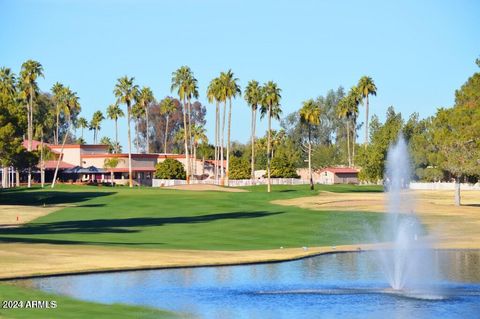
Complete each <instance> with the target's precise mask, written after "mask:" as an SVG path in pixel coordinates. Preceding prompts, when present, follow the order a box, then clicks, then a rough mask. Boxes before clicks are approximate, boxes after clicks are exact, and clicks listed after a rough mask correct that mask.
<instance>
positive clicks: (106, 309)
mask: <svg viewBox="0 0 480 319" xmlns="http://www.w3.org/2000/svg"><path fill="white" fill-rule="evenodd" d="M5 300H17V301H23V302H24V305H25V302H27V301H34V300H38V301H48V302H51V301H55V302H56V305H57V307H56V308H54V309H53V308H51V309H31V308H29V309H26V308H23V309H0V318H18V319H22V318H35V319H44V318H45V319H47V318H48V319H50V318H62V319H74V318H75V319H76V318H79V319H80V318H92V319H93V318H95V319H97V318H98V319H107V318H115V319H137V318H145V319H147V318H148V319H150V318H151V319H154V318H155V319H166V318H178V317H177V316H175V315H174V314H173V313H170V312H166V311H160V310H156V309H150V308H145V307H137V306H127V305H120V304H113V305H103V304H97V303H92V302H83V301H77V300H75V299H72V298H68V297H63V296H58V295H52V294H48V293H44V292H41V291H38V290H33V289H28V288H22V287H16V286H12V285H7V284H0V301H1V302H2V303H3V301H5Z"/></svg>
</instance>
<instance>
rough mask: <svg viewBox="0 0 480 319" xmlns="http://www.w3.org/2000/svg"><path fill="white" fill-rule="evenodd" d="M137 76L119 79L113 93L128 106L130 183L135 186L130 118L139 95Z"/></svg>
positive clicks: (118, 100) (120, 101)
mask: <svg viewBox="0 0 480 319" xmlns="http://www.w3.org/2000/svg"><path fill="white" fill-rule="evenodd" d="M134 80H135V78H133V77H131V78H129V77H128V76H124V77H121V78H119V79H118V80H117V84H116V85H115V89H114V90H113V93H114V94H115V97H116V98H117V102H118V103H121V104H125V105H126V106H127V132H128V185H129V187H133V179H132V136H131V132H130V118H131V116H132V109H131V108H132V105H133V104H134V103H135V101H136V99H137V96H138V85H136V84H134Z"/></svg>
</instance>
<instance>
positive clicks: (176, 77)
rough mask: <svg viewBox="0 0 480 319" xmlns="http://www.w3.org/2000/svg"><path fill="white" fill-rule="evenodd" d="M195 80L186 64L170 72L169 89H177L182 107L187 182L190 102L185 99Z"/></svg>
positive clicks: (188, 174) (190, 94) (189, 96)
mask: <svg viewBox="0 0 480 319" xmlns="http://www.w3.org/2000/svg"><path fill="white" fill-rule="evenodd" d="M195 85H196V80H195V79H194V78H193V75H192V71H191V70H190V68H189V67H188V66H182V67H180V68H179V69H178V70H176V71H175V72H173V73H172V86H171V88H170V90H171V91H172V92H173V91H174V90H177V94H178V97H179V99H180V101H181V103H182V108H183V128H184V130H183V133H184V146H185V162H186V165H185V167H186V175H187V183H190V174H191V171H190V155H189V145H188V142H189V129H188V125H187V115H190V113H189V112H188V110H189V107H190V104H188V105H187V99H190V98H191V96H192V91H194V90H192V88H193V87H195Z"/></svg>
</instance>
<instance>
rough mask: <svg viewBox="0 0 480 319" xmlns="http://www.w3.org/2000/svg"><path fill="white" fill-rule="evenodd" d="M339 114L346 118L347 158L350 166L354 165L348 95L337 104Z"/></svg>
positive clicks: (340, 116)
mask: <svg viewBox="0 0 480 319" xmlns="http://www.w3.org/2000/svg"><path fill="white" fill-rule="evenodd" d="M337 115H338V117H339V118H341V119H344V120H345V123H346V125H347V159H348V166H349V167H351V166H352V155H351V153H350V123H351V120H350V118H351V110H350V105H349V103H348V96H345V97H343V98H342V99H341V100H340V101H339V102H338V104H337Z"/></svg>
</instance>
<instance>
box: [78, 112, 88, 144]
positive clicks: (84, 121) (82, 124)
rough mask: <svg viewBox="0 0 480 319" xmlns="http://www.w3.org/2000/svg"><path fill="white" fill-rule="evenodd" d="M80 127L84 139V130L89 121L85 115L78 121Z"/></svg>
mask: <svg viewBox="0 0 480 319" xmlns="http://www.w3.org/2000/svg"><path fill="white" fill-rule="evenodd" d="M77 125H78V127H79V128H80V129H81V130H82V136H81V139H82V140H83V130H84V129H86V128H87V127H88V122H87V119H86V118H84V117H80V118H79V119H78V121H77Z"/></svg>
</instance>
